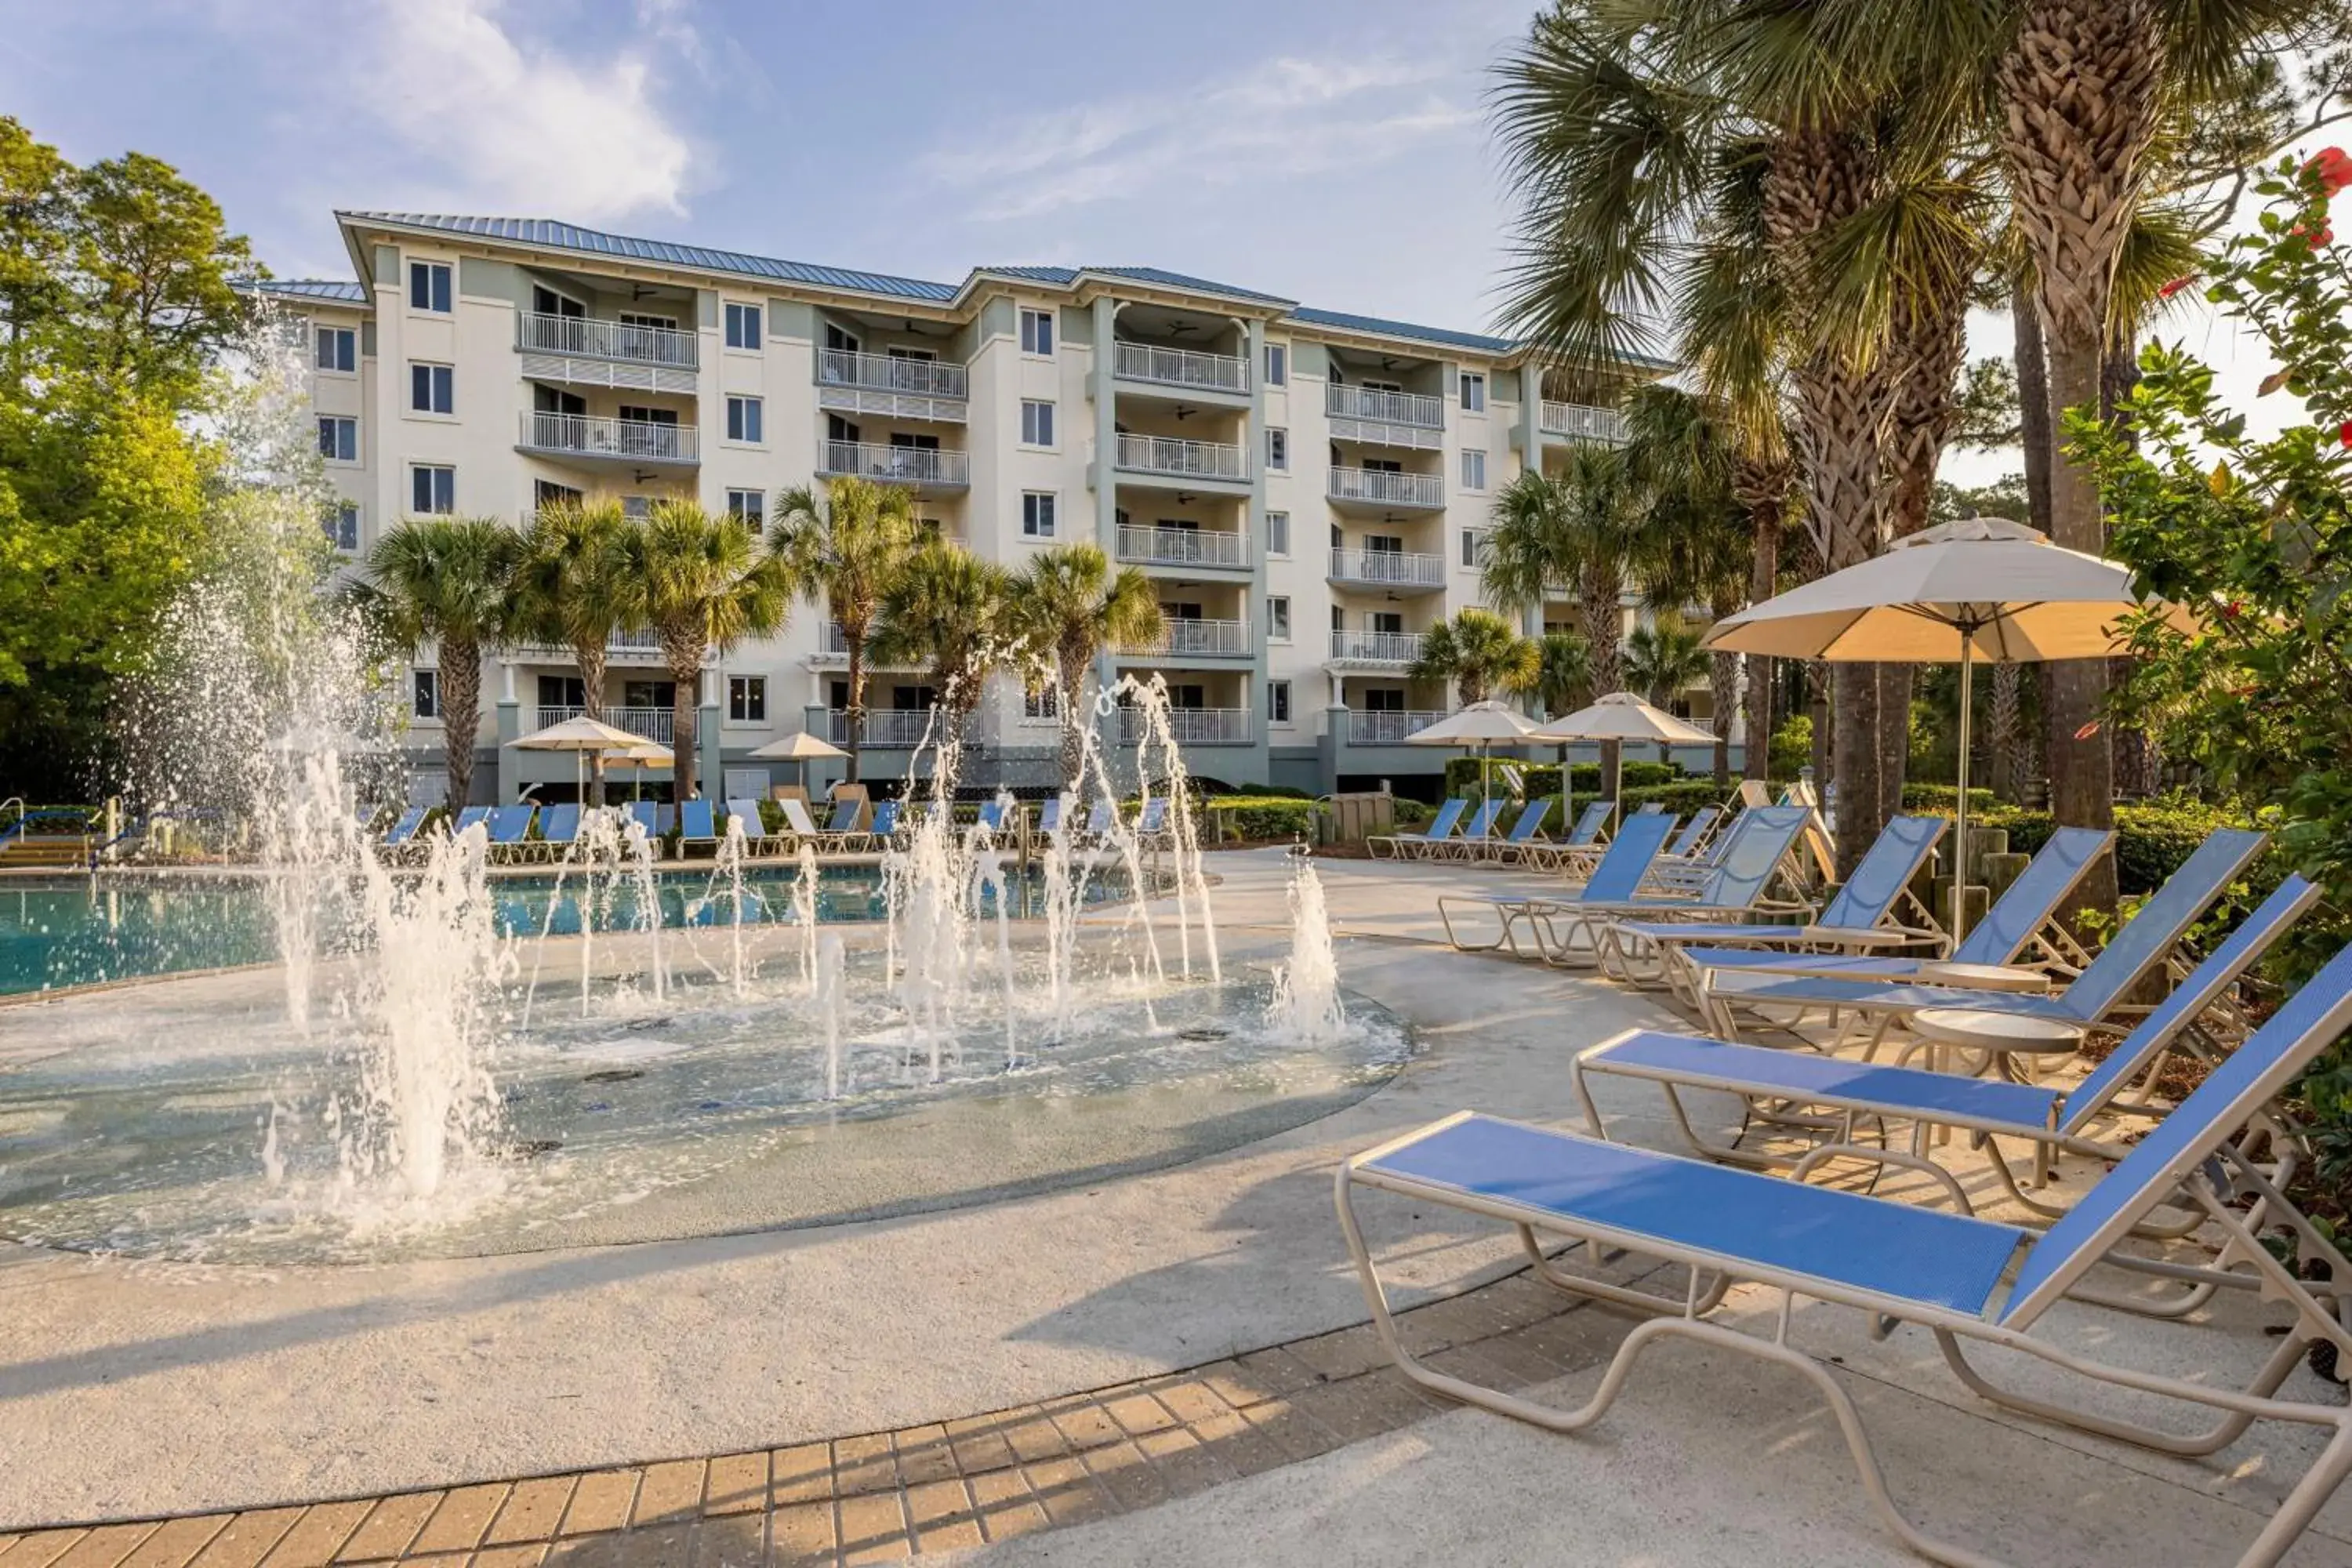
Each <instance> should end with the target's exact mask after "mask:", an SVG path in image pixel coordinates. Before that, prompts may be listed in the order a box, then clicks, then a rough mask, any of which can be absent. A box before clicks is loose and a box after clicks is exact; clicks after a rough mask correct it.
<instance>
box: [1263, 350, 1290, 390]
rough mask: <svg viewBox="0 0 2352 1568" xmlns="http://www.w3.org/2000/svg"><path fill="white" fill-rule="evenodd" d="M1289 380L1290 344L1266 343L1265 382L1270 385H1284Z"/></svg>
mask: <svg viewBox="0 0 2352 1568" xmlns="http://www.w3.org/2000/svg"><path fill="white" fill-rule="evenodd" d="M1289 381H1290V345H1289V344H1287V343H1268V344H1266V345H1265V384H1267V385H1268V386H1283V385H1286V384H1288V383H1289Z"/></svg>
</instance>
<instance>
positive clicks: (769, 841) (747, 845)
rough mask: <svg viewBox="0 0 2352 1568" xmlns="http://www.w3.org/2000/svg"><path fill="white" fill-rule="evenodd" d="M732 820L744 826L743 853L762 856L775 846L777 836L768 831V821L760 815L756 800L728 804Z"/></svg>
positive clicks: (741, 800)
mask: <svg viewBox="0 0 2352 1568" xmlns="http://www.w3.org/2000/svg"><path fill="white" fill-rule="evenodd" d="M727 815H728V816H729V817H730V818H731V819H732V820H734V821H736V822H740V823H741V824H742V825H743V853H745V854H746V855H761V854H765V853H766V852H767V851H768V850H769V849H771V848H772V847H774V846H775V843H776V840H777V836H776V835H773V834H771V833H770V832H769V831H768V824H767V819H766V818H765V817H762V816H761V815H760V803H759V802H758V801H756V800H750V799H738V800H730V801H729V802H728V803H727Z"/></svg>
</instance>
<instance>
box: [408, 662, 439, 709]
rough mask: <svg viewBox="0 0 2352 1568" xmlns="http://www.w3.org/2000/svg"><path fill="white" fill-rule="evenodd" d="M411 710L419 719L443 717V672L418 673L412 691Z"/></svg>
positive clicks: (419, 671) (429, 670)
mask: <svg viewBox="0 0 2352 1568" xmlns="http://www.w3.org/2000/svg"><path fill="white" fill-rule="evenodd" d="M409 710H410V711H411V712H413V713H415V715H416V717H418V718H419V719H438V718H439V717H441V672H440V671H438V670H434V669H420V670H418V671H416V673H415V685H414V687H413V688H412V689H411V696H410V699H409Z"/></svg>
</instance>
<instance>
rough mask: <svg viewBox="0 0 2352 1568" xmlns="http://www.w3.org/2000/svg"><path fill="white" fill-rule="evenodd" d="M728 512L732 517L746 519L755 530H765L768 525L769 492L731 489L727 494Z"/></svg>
mask: <svg viewBox="0 0 2352 1568" xmlns="http://www.w3.org/2000/svg"><path fill="white" fill-rule="evenodd" d="M727 512H728V515H729V516H730V517H740V518H743V519H746V520H747V521H750V522H751V526H752V527H754V528H765V527H766V526H767V525H768V492H767V491H765V490H746V489H730V490H729V491H728V492H727Z"/></svg>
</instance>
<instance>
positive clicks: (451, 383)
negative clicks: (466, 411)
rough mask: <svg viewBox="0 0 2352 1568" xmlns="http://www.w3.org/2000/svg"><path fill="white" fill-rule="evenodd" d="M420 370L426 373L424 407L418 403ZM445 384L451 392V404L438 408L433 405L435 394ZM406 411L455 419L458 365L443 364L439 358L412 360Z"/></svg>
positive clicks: (432, 416) (409, 368)
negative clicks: (417, 389) (417, 391)
mask: <svg viewBox="0 0 2352 1568" xmlns="http://www.w3.org/2000/svg"><path fill="white" fill-rule="evenodd" d="M420 370H421V371H423V372H424V373H425V406H424V407H422V408H419V407H418V406H417V405H416V373H417V372H418V371H420ZM445 386H446V388H447V389H448V393H449V406H448V407H446V408H436V407H434V406H433V398H434V395H435V394H436V392H438V391H440V390H441V389H442V388H443V387H445ZM406 412H408V413H410V414H415V415H421V416H424V417H425V418H427V419H455V418H456V417H457V366H456V365H453V364H443V363H441V362H439V361H438V360H429V359H413V360H410V361H409V362H408V407H407V410H406Z"/></svg>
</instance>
